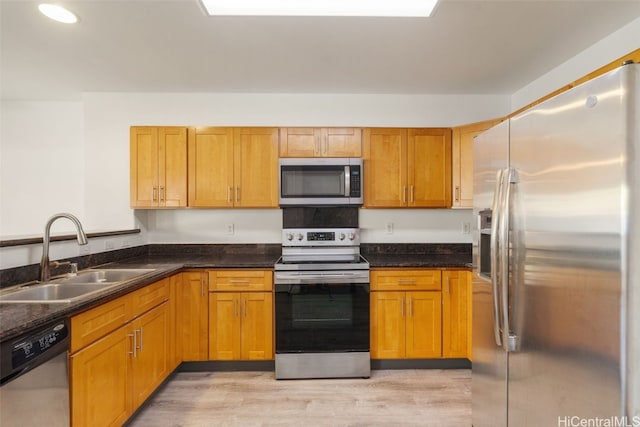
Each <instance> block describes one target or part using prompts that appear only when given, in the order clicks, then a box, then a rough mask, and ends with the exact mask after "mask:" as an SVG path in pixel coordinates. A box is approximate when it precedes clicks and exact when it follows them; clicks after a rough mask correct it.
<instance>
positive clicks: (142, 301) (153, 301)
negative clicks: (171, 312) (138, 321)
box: [129, 278, 171, 317]
mask: <svg viewBox="0 0 640 427" xmlns="http://www.w3.org/2000/svg"><path fill="white" fill-rule="evenodd" d="M170 284H171V279H170V278H167V279H163V280H160V281H159V282H156V283H152V284H151V285H149V286H145V287H144V288H142V289H138V290H137V291H135V292H132V293H131V294H130V296H129V297H130V298H131V306H132V307H133V317H138V316H139V315H141V314H142V313H144V312H145V311H148V310H150V309H152V308H153V307H155V306H156V305H158V304H161V303H162V302H164V301H167V300H168V299H169V292H170Z"/></svg>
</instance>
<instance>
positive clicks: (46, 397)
mask: <svg viewBox="0 0 640 427" xmlns="http://www.w3.org/2000/svg"><path fill="white" fill-rule="evenodd" d="M68 351H69V324H68V321H67V320H66V319H62V320H59V321H56V322H52V323H49V324H48V325H45V326H43V327H40V328H38V329H37V330H35V331H32V332H29V333H26V334H24V335H22V336H19V337H17V338H13V339H10V340H7V341H4V342H2V344H0V426H3V427H4V426H7V427H9V426H24V425H46V426H69V424H70V421H69V418H70V417H69V370H68V360H67V358H68Z"/></svg>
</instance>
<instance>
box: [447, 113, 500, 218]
mask: <svg viewBox="0 0 640 427" xmlns="http://www.w3.org/2000/svg"><path fill="white" fill-rule="evenodd" d="M498 123H500V120H489V121H485V122H480V123H473V124H470V125H466V126H459V127H456V128H453V132H452V138H453V141H452V161H451V165H452V172H451V178H452V186H453V201H452V206H453V207H456V208H471V207H473V143H474V138H475V137H476V136H478V135H480V134H481V133H482V132H484V131H485V130H487V129H489V128H491V127H492V126H495V125H497V124H498Z"/></svg>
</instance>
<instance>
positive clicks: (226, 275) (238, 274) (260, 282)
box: [209, 270, 273, 291]
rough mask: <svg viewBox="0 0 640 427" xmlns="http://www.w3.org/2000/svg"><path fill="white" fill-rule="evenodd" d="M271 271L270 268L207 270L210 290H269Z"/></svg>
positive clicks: (271, 285) (271, 286)
mask: <svg viewBox="0 0 640 427" xmlns="http://www.w3.org/2000/svg"><path fill="white" fill-rule="evenodd" d="M272 289H273V272H272V271H270V270H214V271H209V290H210V291H270V290H272Z"/></svg>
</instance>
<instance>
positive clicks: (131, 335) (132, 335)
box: [127, 330, 138, 357]
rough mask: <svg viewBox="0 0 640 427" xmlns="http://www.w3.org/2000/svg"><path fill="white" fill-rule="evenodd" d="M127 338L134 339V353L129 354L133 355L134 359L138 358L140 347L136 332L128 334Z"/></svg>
mask: <svg viewBox="0 0 640 427" xmlns="http://www.w3.org/2000/svg"><path fill="white" fill-rule="evenodd" d="M127 336H129V337H132V338H133V343H132V344H133V345H132V347H133V351H130V352H129V354H131V355H133V357H136V354H137V350H138V345H137V342H136V341H137V339H136V331H135V330H134V331H133V333H132V334H127Z"/></svg>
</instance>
